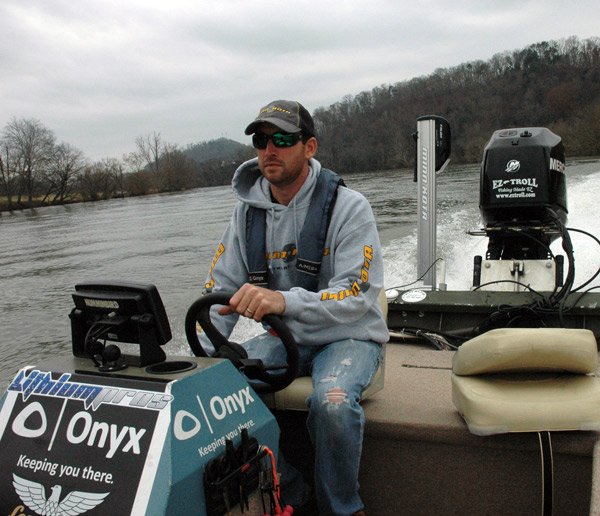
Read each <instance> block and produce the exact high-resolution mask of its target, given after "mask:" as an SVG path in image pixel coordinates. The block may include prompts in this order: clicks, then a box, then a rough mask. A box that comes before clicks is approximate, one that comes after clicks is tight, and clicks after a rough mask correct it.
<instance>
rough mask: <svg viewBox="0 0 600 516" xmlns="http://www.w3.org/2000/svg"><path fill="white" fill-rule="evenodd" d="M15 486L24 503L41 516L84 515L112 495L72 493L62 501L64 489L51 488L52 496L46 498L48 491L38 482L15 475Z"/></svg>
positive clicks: (56, 486) (57, 486)
mask: <svg viewBox="0 0 600 516" xmlns="http://www.w3.org/2000/svg"><path fill="white" fill-rule="evenodd" d="M13 486H14V488H15V491H16V492H17V494H18V495H19V496H20V497H21V500H22V502H23V503H24V504H25V505H26V506H27V507H28V508H29V509H31V510H32V511H34V512H35V513H36V514H40V515H41V516H73V515H76V514H83V513H84V512H87V511H89V510H91V509H93V508H94V507H96V506H97V505H100V504H101V503H102V502H103V501H104V499H105V498H106V497H107V496H108V495H109V494H110V493H85V492H83V491H71V492H70V493H69V494H67V496H65V497H64V498H63V499H62V500H60V494H61V491H62V487H61V486H59V485H55V486H53V487H51V488H50V490H51V491H52V494H51V495H50V497H49V498H46V489H45V488H44V486H43V485H42V484H40V483H38V482H34V481H32V480H27V479H25V478H21V477H20V476H18V475H15V474H14V473H13Z"/></svg>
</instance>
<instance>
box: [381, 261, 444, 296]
mask: <svg viewBox="0 0 600 516" xmlns="http://www.w3.org/2000/svg"><path fill="white" fill-rule="evenodd" d="M441 261H442V258H436V260H435V261H434V262H433V263H432V264H431V265H430V266H429V267H427V270H426V271H425V272H424V273H423V274H421V277H419V278H417V279H416V280H414V281H411V282H410V283H406V284H404V285H398V286H396V287H388V288H386V289H385V291H386V292H387V291H388V290H393V289H401V288H405V287H410V286H411V285H414V284H415V283H417V282H418V281H421V280H422V279H423V278H424V277H425V276H426V275H427V273H428V272H429V271H430V270H431V269H432V268H433V266H434V265H435V264H436V263H437V262H441Z"/></svg>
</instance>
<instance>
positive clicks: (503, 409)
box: [452, 373, 600, 435]
mask: <svg viewBox="0 0 600 516" xmlns="http://www.w3.org/2000/svg"><path fill="white" fill-rule="evenodd" d="M452 401H453V402H454V406H455V407H456V408H457V410H458V412H459V413H460V414H461V415H462V417H463V418H464V420H465V422H466V423H467V426H468V427H469V431H470V432H471V433H473V434H476V435H490V434H498V433H507V432H539V431H558V430H600V380H599V379H598V378H597V377H595V376H591V375H581V374H558V373H555V374H540V373H537V374H535V373H527V374H510V375H509V374H506V375H504V374H495V375H481V376H458V375H456V374H453V375H452Z"/></svg>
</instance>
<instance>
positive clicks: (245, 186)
mask: <svg viewBox="0 0 600 516" xmlns="http://www.w3.org/2000/svg"><path fill="white" fill-rule="evenodd" d="M308 169H309V170H308V178H307V179H306V182H305V183H304V184H303V185H302V188H300V191H299V192H298V193H297V194H296V196H295V197H294V198H293V199H292V202H291V203H290V205H292V204H293V205H295V206H296V207H300V206H301V205H303V204H304V203H309V202H310V197H311V195H312V191H313V189H314V186H315V183H316V179H317V176H318V175H319V174H320V172H321V164H320V163H319V162H318V161H317V160H316V159H313V158H311V159H310V160H309V162H308ZM231 187H232V188H233V192H234V193H235V196H236V197H237V199H238V200H239V201H241V202H243V203H245V204H249V205H250V206H255V207H256V208H261V209H264V210H271V209H275V210H281V209H286V206H284V205H282V204H279V203H276V202H273V201H272V200H271V192H270V190H269V182H268V181H267V180H266V179H265V178H264V177H263V175H262V174H261V172H260V169H259V168H258V158H253V159H251V160H249V161H246V162H244V163H242V164H241V165H240V166H239V167H238V169H237V170H236V171H235V174H234V175H233V179H232V181H231Z"/></svg>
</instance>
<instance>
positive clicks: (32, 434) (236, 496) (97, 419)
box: [0, 282, 279, 515]
mask: <svg viewBox="0 0 600 516" xmlns="http://www.w3.org/2000/svg"><path fill="white" fill-rule="evenodd" d="M73 300H74V304H75V307H74V309H73V311H72V312H71V324H72V330H73V332H72V334H73V356H69V357H57V358H55V359H53V360H49V361H46V362H42V363H37V364H36V365H35V366H27V367H23V368H22V369H21V370H20V371H19V372H18V374H17V375H16V376H15V378H14V380H13V381H12V382H11V383H10V385H9V386H8V389H7V392H6V394H5V395H4V396H3V398H2V399H1V400H0V405H1V407H0V458H1V461H2V464H3V468H2V471H0V507H1V508H2V509H3V510H4V511H5V512H6V513H8V514H25V512H23V511H24V510H25V507H26V508H27V510H28V511H36V513H38V514H81V513H84V512H87V511H90V512H89V513H90V514H111V515H112V514H147V515H164V514H177V513H181V514H184V513H189V512H190V511H192V512H193V513H194V514H200V515H202V514H223V513H225V512H229V511H233V510H235V508H236V507H237V508H238V510H240V508H241V507H244V506H246V508H247V507H248V504H249V499H250V494H251V493H252V492H253V491H255V490H256V489H257V487H258V485H259V474H260V473H261V472H263V473H264V472H266V471H267V470H269V469H271V468H272V466H271V459H270V457H269V455H270V456H271V457H277V454H278V446H279V427H278V425H277V423H276V421H275V418H274V417H273V415H272V414H271V412H270V411H269V410H268V409H267V407H266V406H265V405H264V404H263V402H262V401H261V399H260V398H259V397H258V396H257V394H256V393H255V391H254V390H253V389H252V388H251V387H250V385H249V384H248V382H247V380H246V378H245V377H244V376H243V375H242V374H241V373H240V372H239V371H238V370H237V369H236V368H235V367H234V366H233V364H232V362H231V361H229V360H225V359H219V358H206V357H166V356H165V353H164V351H163V350H162V345H164V344H165V343H166V342H167V341H168V340H169V339H170V338H171V331H170V327H169V322H168V320H167V317H166V314H165V310H164V307H163V304H162V301H161V299H160V296H159V294H158V292H157V290H156V288H155V287H154V286H152V285H139V284H132V283H115V282H108V283H101V282H96V283H93V284H92V283H85V284H80V285H77V286H76V288H75V292H74V293H73ZM122 343H129V344H130V345H132V347H133V349H134V352H133V353H132V354H124V353H121V352H120V349H119V345H123V344H122ZM136 350H137V352H136ZM15 511H16V512H15ZM29 513H30V512H27V514H29Z"/></svg>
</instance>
